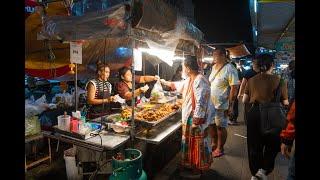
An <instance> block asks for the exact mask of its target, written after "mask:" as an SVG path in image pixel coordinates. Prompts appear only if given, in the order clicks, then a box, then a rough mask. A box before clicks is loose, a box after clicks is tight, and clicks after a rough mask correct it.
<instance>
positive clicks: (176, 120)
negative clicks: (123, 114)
mask: <svg viewBox="0 0 320 180" xmlns="http://www.w3.org/2000/svg"><path fill="white" fill-rule="evenodd" d="M179 128H181V113H176V114H175V115H174V116H172V117H171V118H169V119H168V120H166V122H165V123H162V124H161V125H160V126H156V127H153V128H152V129H150V130H149V132H147V131H146V130H142V131H140V132H137V134H136V136H135V137H136V138H137V139H140V140H144V141H147V142H148V143H152V144H160V143H161V142H162V141H164V140H165V139H166V138H167V137H169V136H170V135H171V134H172V133H174V132H175V131H177V130H178V129H179Z"/></svg>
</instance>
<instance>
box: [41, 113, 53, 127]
mask: <svg viewBox="0 0 320 180" xmlns="http://www.w3.org/2000/svg"><path fill="white" fill-rule="evenodd" d="M40 124H41V126H47V127H51V126H52V122H51V119H50V118H49V117H48V116H46V115H45V114H44V115H42V116H41V117H40Z"/></svg>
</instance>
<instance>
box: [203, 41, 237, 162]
mask: <svg viewBox="0 0 320 180" xmlns="http://www.w3.org/2000/svg"><path fill="white" fill-rule="evenodd" d="M227 61H228V58H227V51H226V49H224V48H222V47H217V48H216V49H215V50H214V51H213V62H214V63H215V64H214V65H213V67H212V72H211V74H210V76H209V82H210V84H211V93H210V99H211V101H212V104H213V105H214V107H215V118H214V119H215V121H214V124H213V125H211V126H210V129H211V130H210V134H211V137H212V139H213V145H212V150H213V153H212V155H213V157H220V156H222V155H224V148H223V147H224V144H225V143H226V140H227V130H226V128H227V126H228V119H229V116H232V110H233V105H234V103H235V99H236V98H237V89H238V86H239V84H240V82H239V79H238V72H237V70H236V68H235V67H234V66H233V65H231V64H230V63H228V62H227Z"/></svg>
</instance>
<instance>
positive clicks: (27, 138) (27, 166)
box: [24, 133, 52, 172]
mask: <svg viewBox="0 0 320 180" xmlns="http://www.w3.org/2000/svg"><path fill="white" fill-rule="evenodd" d="M43 137H44V136H43V134H42V133H40V134H37V135H32V136H29V137H25V141H24V142H25V143H29V142H33V141H36V140H39V139H42V138H43ZM32 151H33V152H34V153H36V146H34V145H33V146H32ZM48 151H49V152H48V156H45V157H43V158H40V159H38V160H36V161H34V162H32V163H30V164H27V155H26V154H25V172H27V169H28V168H30V167H33V166H35V165H37V164H39V163H41V162H44V161H47V160H49V162H50V164H51V160H52V157H51V146H50V138H48Z"/></svg>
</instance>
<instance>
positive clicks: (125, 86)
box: [116, 67, 160, 105]
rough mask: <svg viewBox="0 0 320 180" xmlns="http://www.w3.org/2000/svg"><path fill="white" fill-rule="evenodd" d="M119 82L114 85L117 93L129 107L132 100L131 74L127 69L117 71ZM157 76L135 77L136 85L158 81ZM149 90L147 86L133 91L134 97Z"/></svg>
mask: <svg viewBox="0 0 320 180" xmlns="http://www.w3.org/2000/svg"><path fill="white" fill-rule="evenodd" d="M119 78H120V82H118V83H117V84H116V89H117V92H118V93H119V95H120V97H121V98H123V99H125V100H126V103H127V104H128V105H131V98H132V73H131V69H130V68H128V67H123V68H121V69H120V70H119ZM159 79H160V78H159V76H135V82H136V83H146V82H152V81H157V80H159ZM148 89H149V87H148V85H145V86H144V87H141V88H138V89H136V90H135V91H134V97H135V98H136V97H137V96H140V94H142V93H145V92H146V91H147V90H148Z"/></svg>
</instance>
